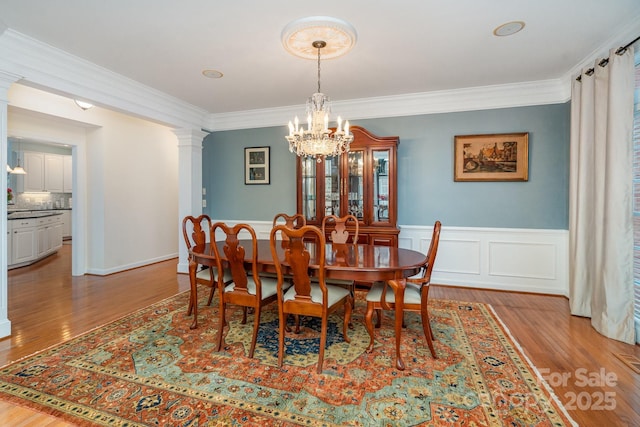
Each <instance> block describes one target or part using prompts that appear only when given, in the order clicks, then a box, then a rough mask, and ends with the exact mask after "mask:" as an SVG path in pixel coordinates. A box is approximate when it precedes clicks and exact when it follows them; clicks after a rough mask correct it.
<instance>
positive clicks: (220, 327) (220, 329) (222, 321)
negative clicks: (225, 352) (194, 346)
mask: <svg viewBox="0 0 640 427" xmlns="http://www.w3.org/2000/svg"><path fill="white" fill-rule="evenodd" d="M224 309H225V303H224V301H223V300H222V299H220V321H219V322H218V345H217V346H216V351H220V349H221V348H222V342H223V337H222V334H224V325H225V324H226V323H227V322H226V320H225V317H226V316H225V313H224Z"/></svg>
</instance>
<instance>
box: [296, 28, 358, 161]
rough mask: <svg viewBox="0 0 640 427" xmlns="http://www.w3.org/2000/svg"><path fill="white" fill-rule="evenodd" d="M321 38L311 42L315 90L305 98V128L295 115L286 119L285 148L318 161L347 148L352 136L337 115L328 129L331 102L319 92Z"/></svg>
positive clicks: (345, 124) (345, 150) (342, 151)
mask: <svg viewBox="0 0 640 427" xmlns="http://www.w3.org/2000/svg"><path fill="white" fill-rule="evenodd" d="M326 45H327V43H326V42H325V41H323V40H316V41H314V42H313V47H314V48H316V49H318V91H317V92H316V93H314V94H313V95H311V96H310V97H309V98H308V99H307V111H306V113H307V129H306V130H305V129H304V126H300V122H299V120H298V116H296V118H295V119H294V121H293V123H292V122H291V121H290V122H289V135H288V136H287V137H286V138H287V141H289V151H291V152H292V153H295V154H296V155H297V156H301V157H303V156H304V157H315V158H316V159H317V161H318V162H320V161H322V159H323V158H325V157H333V156H338V155H340V154H343V153H346V152H348V151H349V146H350V145H351V141H353V135H352V134H350V133H349V121H348V120H347V121H345V123H344V128H343V127H342V119H341V118H340V117H338V126H337V128H336V130H335V131H332V130H331V129H329V114H330V113H331V103H330V100H329V97H328V96H327V95H325V94H324V93H322V92H321V91H320V50H321V49H322V48H324V47H326Z"/></svg>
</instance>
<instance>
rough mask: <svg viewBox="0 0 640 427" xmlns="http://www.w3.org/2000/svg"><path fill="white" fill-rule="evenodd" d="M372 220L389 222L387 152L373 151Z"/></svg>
mask: <svg viewBox="0 0 640 427" xmlns="http://www.w3.org/2000/svg"><path fill="white" fill-rule="evenodd" d="M373 220H374V221H377V222H389V150H374V151H373Z"/></svg>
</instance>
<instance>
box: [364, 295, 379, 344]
mask: <svg viewBox="0 0 640 427" xmlns="http://www.w3.org/2000/svg"><path fill="white" fill-rule="evenodd" d="M373 312H374V309H373V303H372V302H367V311H366V312H365V314H364V325H365V327H366V328H367V332H369V338H370V341H369V347H367V353H371V352H372V351H373V344H374V341H373ZM378 318H380V315H378Z"/></svg>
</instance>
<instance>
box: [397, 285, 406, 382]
mask: <svg viewBox="0 0 640 427" xmlns="http://www.w3.org/2000/svg"><path fill="white" fill-rule="evenodd" d="M398 282H400V281H398ZM396 283H397V282H396ZM400 284H401V286H397V287H396V288H395V289H394V293H395V297H396V301H395V305H396V307H395V308H396V325H395V326H396V327H395V332H396V368H397V369H398V370H399V371H404V362H403V361H402V354H401V353H400V341H401V337H402V323H403V320H404V289H405V287H404V281H402V283H400Z"/></svg>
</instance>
